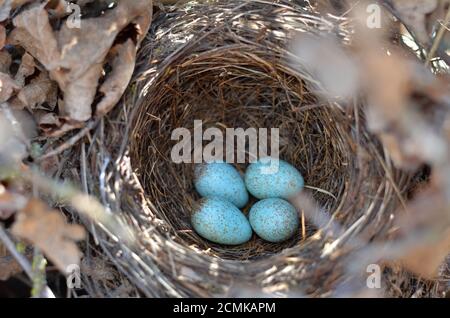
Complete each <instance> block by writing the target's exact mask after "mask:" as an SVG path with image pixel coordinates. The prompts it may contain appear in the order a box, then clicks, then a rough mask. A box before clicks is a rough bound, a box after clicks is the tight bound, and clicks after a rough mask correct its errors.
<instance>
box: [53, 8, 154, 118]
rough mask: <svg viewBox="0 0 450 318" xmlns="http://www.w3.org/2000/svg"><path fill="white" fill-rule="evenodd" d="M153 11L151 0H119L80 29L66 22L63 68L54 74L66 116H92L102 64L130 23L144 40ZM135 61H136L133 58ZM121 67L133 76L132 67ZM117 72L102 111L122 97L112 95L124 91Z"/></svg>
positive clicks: (62, 32) (61, 42) (62, 38)
mask: <svg viewBox="0 0 450 318" xmlns="http://www.w3.org/2000/svg"><path fill="white" fill-rule="evenodd" d="M151 13H152V7H151V1H150V0H139V1H134V2H133V3H131V2H125V1H123V2H119V3H118V6H117V8H115V9H114V10H111V11H108V12H107V13H106V14H105V15H103V16H101V17H97V18H90V19H84V20H83V21H82V22H83V23H82V24H81V28H79V29H78V28H69V27H68V26H67V25H63V27H62V28H61V30H60V31H59V32H58V43H59V46H60V47H61V52H62V54H61V61H60V68H59V69H55V70H53V71H52V72H51V76H52V78H54V79H55V80H56V81H57V82H58V83H59V85H60V87H61V89H62V90H63V91H64V92H65V94H64V111H63V113H62V114H63V115H64V116H67V117H69V118H71V119H73V120H76V121H86V120H88V119H89V118H90V117H91V116H92V103H93V101H94V98H95V94H96V91H97V85H98V82H99V79H100V77H101V75H102V71H103V68H102V67H103V64H104V62H105V58H106V56H107V55H108V52H109V51H110V49H111V47H112V46H113V44H114V41H115V40H116V38H117V36H118V35H119V33H120V32H121V31H122V30H123V29H124V28H126V27H127V26H129V25H132V26H133V28H132V29H134V30H136V33H137V41H138V42H139V41H141V40H142V39H143V36H144V34H145V33H146V32H147V30H148V28H149V26H150V19H151ZM130 36H133V34H132V35H130ZM74 39H76V40H74ZM93 43H95V45H93ZM135 45H136V44H135ZM125 49H126V50H128V51H123V54H122V57H121V58H126V57H127V56H128V55H129V54H130V49H129V46H128V44H127V45H125ZM127 52H128V53H127ZM132 63H133V64H134V59H133V61H132ZM121 70H122V71H124V70H126V71H127V73H126V74H125V76H123V78H125V79H126V78H127V77H130V78H131V76H128V73H129V71H128V70H129V67H127V66H122V65H121ZM117 73H118V72H115V73H114V74H113V75H112V77H113V78H114V79H112V80H111V81H110V82H109V84H108V83H105V85H107V86H105V89H106V88H114V89H115V91H114V92H111V93H110V96H108V98H107V99H106V100H105V101H104V102H103V103H102V105H101V107H100V108H101V109H102V110H106V109H109V108H111V107H112V106H109V105H110V104H111V103H112V102H114V101H116V102H117V100H118V99H119V98H120V96H119V98H117V97H113V95H114V96H116V95H117V94H118V92H120V91H121V90H122V89H121V86H123V82H124V80H121V83H119V79H118V78H119V75H118V74H117ZM113 86H114V87H113ZM108 93H109V92H108ZM122 93H123V90H122ZM113 106H114V105H113Z"/></svg>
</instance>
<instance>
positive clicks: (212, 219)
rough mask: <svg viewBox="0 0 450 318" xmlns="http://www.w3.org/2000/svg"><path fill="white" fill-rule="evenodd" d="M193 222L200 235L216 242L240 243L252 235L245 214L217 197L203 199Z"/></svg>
mask: <svg viewBox="0 0 450 318" xmlns="http://www.w3.org/2000/svg"><path fill="white" fill-rule="evenodd" d="M191 223H192V226H193V227H194V230H195V231H196V232H197V233H198V234H199V235H200V236H202V237H204V238H205V239H207V240H209V241H211V242H214V243H219V244H225V245H239V244H243V243H245V242H247V241H248V240H250V238H251V237H252V228H251V227H250V223H249V222H248V220H247V218H246V217H245V215H244V214H243V213H242V212H241V211H239V209H238V208H236V206H234V205H233V204H231V203H230V202H228V201H224V200H221V199H217V198H205V199H202V200H201V202H200V204H199V207H198V208H197V209H196V210H195V211H194V213H192V216H191Z"/></svg>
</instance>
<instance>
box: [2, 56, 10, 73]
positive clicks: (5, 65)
mask: <svg viewBox="0 0 450 318" xmlns="http://www.w3.org/2000/svg"><path fill="white" fill-rule="evenodd" d="M11 63H12V58H11V55H10V54H9V53H8V52H6V51H0V73H9V67H10V66H11Z"/></svg>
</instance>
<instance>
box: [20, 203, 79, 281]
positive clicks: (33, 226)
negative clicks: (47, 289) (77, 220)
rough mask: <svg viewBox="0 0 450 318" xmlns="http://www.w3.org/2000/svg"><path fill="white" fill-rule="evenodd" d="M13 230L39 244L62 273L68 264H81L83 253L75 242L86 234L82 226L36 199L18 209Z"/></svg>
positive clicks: (36, 244) (21, 236) (34, 243)
mask: <svg viewBox="0 0 450 318" xmlns="http://www.w3.org/2000/svg"><path fill="white" fill-rule="evenodd" d="M12 233H13V234H14V235H16V236H17V237H19V238H22V239H25V240H27V241H29V242H30V243H32V244H33V245H35V246H37V247H38V248H40V249H41V250H42V251H43V252H44V253H45V255H46V256H47V257H48V258H49V259H50V260H51V261H52V262H53V263H54V264H55V266H56V267H57V268H58V269H59V270H60V271H61V272H63V273H65V272H66V269H67V267H68V266H69V265H72V264H77V265H79V264H80V260H81V256H82V253H81V251H80V250H79V248H78V246H77V245H76V243H75V242H76V241H79V240H82V239H83V238H84V237H85V231H84V229H83V227H81V226H80V225H74V224H67V223H66V221H65V219H64V217H63V215H62V214H61V213H60V212H59V211H56V210H51V209H50V208H49V207H48V206H47V205H46V204H45V203H44V202H42V201H40V200H38V199H31V200H30V201H29V202H28V204H27V205H26V206H25V208H23V209H22V210H21V211H20V213H18V215H17V218H16V221H15V222H14V224H13V226H12Z"/></svg>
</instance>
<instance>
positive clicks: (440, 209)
mask: <svg viewBox="0 0 450 318" xmlns="http://www.w3.org/2000/svg"><path fill="white" fill-rule="evenodd" d="M433 180H434V181H437V180H435V179H434V178H433ZM438 182H439V181H438ZM439 188H440V187H439V186H438V185H437V184H436V182H433V181H432V183H431V185H430V186H429V187H428V188H427V189H424V190H422V191H421V192H419V193H417V195H416V197H415V198H414V199H413V200H412V201H411V202H410V203H409V204H408V207H407V210H406V211H407V212H408V213H407V214H404V215H403V216H402V217H400V218H399V219H398V220H397V221H396V225H397V227H398V235H399V237H400V239H403V240H405V242H406V243H407V244H406V245H405V247H404V250H405V253H404V255H402V257H401V258H400V261H401V263H402V264H403V265H404V266H405V267H406V268H407V269H408V270H410V271H412V272H414V273H415V274H417V275H420V276H421V277H423V278H426V279H433V278H436V277H437V275H438V270H439V267H440V266H441V265H442V264H443V262H444V260H445V258H446V257H447V255H449V254H450V208H449V205H448V201H447V199H446V197H445V194H444V193H443V192H442V191H440V190H439Z"/></svg>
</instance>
